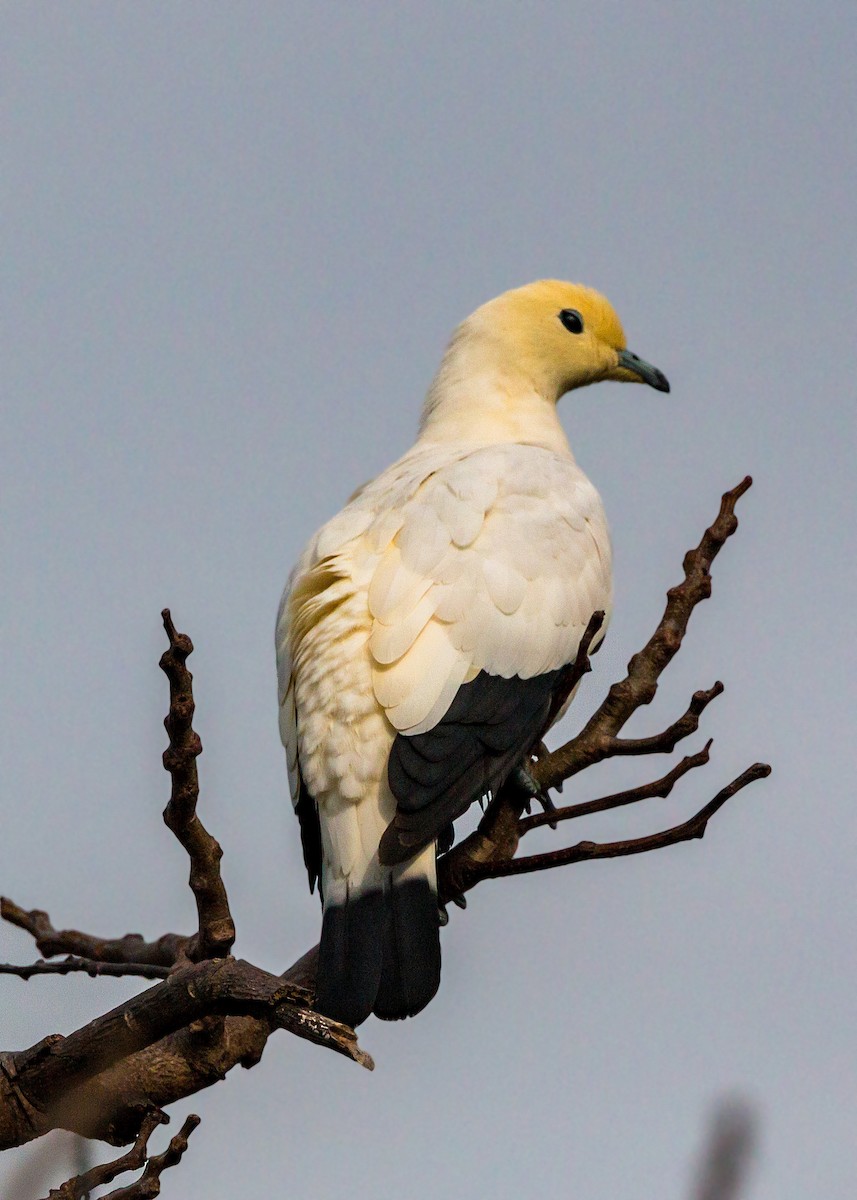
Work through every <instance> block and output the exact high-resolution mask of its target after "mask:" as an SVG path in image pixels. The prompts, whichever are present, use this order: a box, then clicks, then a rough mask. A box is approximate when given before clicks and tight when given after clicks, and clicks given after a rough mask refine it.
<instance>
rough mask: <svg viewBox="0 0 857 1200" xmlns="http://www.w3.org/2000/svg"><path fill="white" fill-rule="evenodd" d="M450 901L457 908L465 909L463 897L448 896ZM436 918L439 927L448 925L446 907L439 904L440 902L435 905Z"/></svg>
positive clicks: (465, 904) (465, 903) (465, 902)
mask: <svg viewBox="0 0 857 1200" xmlns="http://www.w3.org/2000/svg"><path fill="white" fill-rule="evenodd" d="M450 899H451V900H452V903H453V904H455V905H457V907H458V908H467V901H466V900H465V898H464V897H463V896H450ZM437 916H438V923H439V924H440V925H448V924H449V913H448V912H447V909H446V905H445V904H441V902H440V901H438V903H437Z"/></svg>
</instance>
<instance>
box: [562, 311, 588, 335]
mask: <svg viewBox="0 0 857 1200" xmlns="http://www.w3.org/2000/svg"><path fill="white" fill-rule="evenodd" d="M559 319H560V320H561V321H562V323H563V325H564V326H565V327H566V329H567V330H568V332H569V333H583V317H582V316H581V315H580V313H579V312H578V311H577V309H576V308H564V309H563V310H562V312H561V313H560V314H559Z"/></svg>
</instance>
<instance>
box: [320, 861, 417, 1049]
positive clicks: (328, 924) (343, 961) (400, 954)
mask: <svg viewBox="0 0 857 1200" xmlns="http://www.w3.org/2000/svg"><path fill="white" fill-rule="evenodd" d="M379 882H380V883H382V889H383V890H382V889H381V888H379V886H378V885H379ZM439 984H440V922H439V917H438V906H437V882H436V871H435V853H434V847H433V846H430V847H428V848H427V849H426V850H424V851H423V852H422V854H420V855H419V857H418V858H417V859H415V860H414V861H412V862H409V863H407V864H404V865H403V866H400V867H395V868H393V869H392V870H391V871H384V872H383V873H382V878H381V879H380V880H379V878H378V876H377V875H375V876H374V877H373V879H372V886H371V890H361V889H359V887H355V886H354V885H349V886H347V887H345V888H341V887H338V888H335V889H327V888H326V889H325V905H324V918H323V921H322V928H321V945H320V947H319V962H318V981H317V1000H316V1003H317V1007H318V1010H319V1012H323V1013H324V1014H325V1015H326V1016H328V1017H332V1018H333V1019H334V1020H336V1021H342V1022H344V1023H345V1024H346V1025H350V1026H351V1027H352V1028H354V1027H355V1026H357V1025H359V1024H360V1023H361V1022H362V1021H365V1020H366V1018H367V1017H368V1016H369V1014H370V1013H372V1012H374V1013H375V1014H376V1016H378V1017H380V1018H381V1019H382V1020H387V1021H395V1020H399V1019H401V1018H403V1017H410V1016H413V1015H414V1014H415V1013H418V1012H419V1011H420V1009H422V1008H425V1006H426V1005H427V1004H428V1002H429V1001H430V1000H431V998H432V997H433V996H434V994H435V992H436V991H437V989H438V986H439Z"/></svg>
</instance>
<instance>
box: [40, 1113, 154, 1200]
mask: <svg viewBox="0 0 857 1200" xmlns="http://www.w3.org/2000/svg"><path fill="white" fill-rule="evenodd" d="M166 1119H167V1118H166V1116H165V1115H164V1113H162V1112H159V1111H156V1112H150V1113H147V1114H146V1115H145V1116H144V1118H143V1123H142V1125H141V1126H140V1132H139V1133H138V1135H137V1139H136V1141H135V1142H134V1145H133V1146H132V1147H131V1149H130V1150H129V1151H128V1152H127V1153H126V1154H123V1155H121V1156H120V1157H119V1158H115V1159H113V1161H112V1162H108V1163H100V1164H99V1165H98V1166H96V1167H92V1168H91V1169H90V1170H89V1171H84V1172H83V1173H82V1174H81V1175H75V1176H74V1178H73V1179H67V1180H66V1182H65V1183H63V1184H61V1185H60V1187H58V1188H51V1191H50V1194H49V1195H48V1196H47V1198H46V1200H86V1197H87V1196H89V1194H90V1192H94V1191H95V1189H96V1188H97V1187H103V1186H104V1185H105V1184H107V1183H112V1182H113V1180H114V1179H115V1178H116V1176H117V1175H124V1174H125V1172H126V1171H139V1169H140V1168H141V1167H142V1166H143V1164H144V1163H145V1161H146V1154H147V1145H148V1142H149V1138H150V1137H151V1136H152V1134H153V1133H154V1131H155V1130H156V1129H157V1127H158V1126H159V1125H162V1124H163V1123H164V1122H165V1121H166Z"/></svg>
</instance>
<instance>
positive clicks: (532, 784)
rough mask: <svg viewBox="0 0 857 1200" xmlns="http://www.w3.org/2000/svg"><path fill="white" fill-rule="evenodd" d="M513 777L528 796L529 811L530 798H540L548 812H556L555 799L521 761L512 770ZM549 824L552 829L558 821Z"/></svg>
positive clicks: (528, 807) (528, 805)
mask: <svg viewBox="0 0 857 1200" xmlns="http://www.w3.org/2000/svg"><path fill="white" fill-rule="evenodd" d="M512 778H513V779H514V781H515V783H516V784H517V785H518V787H519V788H520V789H521V791H522V792H523V793H524V795H525V796H527V797H528V800H527V804H526V809H527V812H529V811H530V800H538V802H539V804H541V806H542V808H543V809H544V811H545V812H546V813H553V812H556V805H555V804H554V802H553V800H551V798H550V796H549V795H548V793H547V792H546V791H545V789H544V788H542V787H539V785H538V783H537V782H536V780H535V779H534V778H533V777H532V775H531V774H530V772H529V771H528V770H527V768H526V767H525V766H524V764H523V763H521V764H520V766H517V767H515V769H514V771H513V772H512ZM548 824H549V825H550V827H551V829H556V821H549V822H548Z"/></svg>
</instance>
